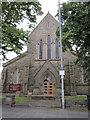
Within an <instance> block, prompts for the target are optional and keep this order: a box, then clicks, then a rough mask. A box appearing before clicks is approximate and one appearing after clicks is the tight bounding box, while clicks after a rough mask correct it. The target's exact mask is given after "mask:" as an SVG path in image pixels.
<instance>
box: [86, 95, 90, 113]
mask: <svg viewBox="0 0 90 120" xmlns="http://www.w3.org/2000/svg"><path fill="white" fill-rule="evenodd" d="M87 105H88V110H89V111H90V94H87Z"/></svg>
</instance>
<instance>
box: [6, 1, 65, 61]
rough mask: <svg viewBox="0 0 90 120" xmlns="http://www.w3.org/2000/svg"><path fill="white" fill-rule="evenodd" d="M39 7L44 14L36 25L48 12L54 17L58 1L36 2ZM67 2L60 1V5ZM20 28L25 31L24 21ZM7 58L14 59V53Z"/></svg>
mask: <svg viewBox="0 0 90 120" xmlns="http://www.w3.org/2000/svg"><path fill="white" fill-rule="evenodd" d="M38 1H39V2H40V3H41V5H42V11H43V12H44V14H43V15H42V16H39V17H38V18H37V24H38V23H39V22H40V21H41V20H42V19H43V17H44V16H45V15H46V14H47V13H48V12H49V13H50V14H51V15H53V17H55V15H56V13H57V10H58V0H38ZM66 1H67V0H60V3H62V2H66ZM21 27H23V28H25V29H27V28H28V26H27V24H26V21H25V22H24V23H23V24H22V25H21ZM24 51H26V49H24ZM7 57H8V58H9V59H12V58H14V57H16V54H15V53H9V54H8V55H7Z"/></svg>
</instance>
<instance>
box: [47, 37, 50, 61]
mask: <svg viewBox="0 0 90 120" xmlns="http://www.w3.org/2000/svg"><path fill="white" fill-rule="evenodd" d="M47 59H51V40H50V35H48V41H47Z"/></svg>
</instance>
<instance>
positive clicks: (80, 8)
mask: <svg viewBox="0 0 90 120" xmlns="http://www.w3.org/2000/svg"><path fill="white" fill-rule="evenodd" d="M89 11H90V2H69V3H63V4H62V6H61V18H62V43H63V50H66V49H67V48H69V49H70V51H71V52H72V53H74V54H76V55H77V61H76V63H77V64H78V65H80V66H81V67H83V69H84V70H85V75H86V76H87V77H88V78H89V76H90V40H89V39H90V38H89V37H90V12H89ZM57 15H58V13H57ZM56 35H57V37H59V27H58V28H57V31H56Z"/></svg>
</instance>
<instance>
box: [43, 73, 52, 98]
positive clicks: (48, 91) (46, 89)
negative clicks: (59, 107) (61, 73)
mask: <svg viewBox="0 0 90 120" xmlns="http://www.w3.org/2000/svg"><path fill="white" fill-rule="evenodd" d="M43 95H44V96H53V82H52V80H51V77H50V76H49V75H47V76H46V78H45V79H44V81H43Z"/></svg>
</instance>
